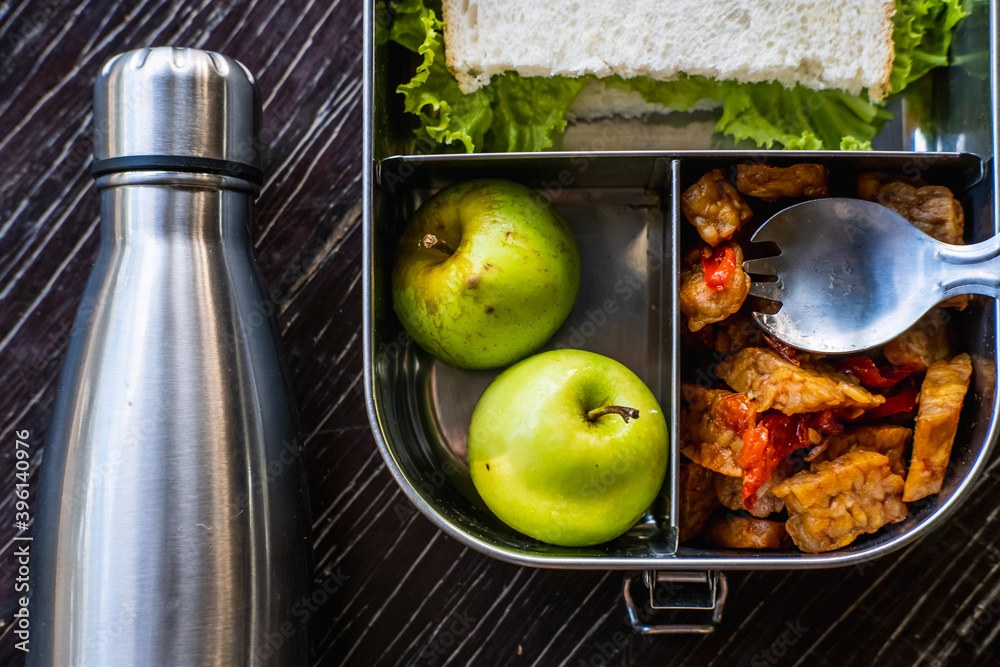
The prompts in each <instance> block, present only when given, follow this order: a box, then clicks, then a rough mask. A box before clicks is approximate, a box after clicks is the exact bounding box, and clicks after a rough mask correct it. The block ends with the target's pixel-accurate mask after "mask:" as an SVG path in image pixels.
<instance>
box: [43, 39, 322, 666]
mask: <svg viewBox="0 0 1000 667" xmlns="http://www.w3.org/2000/svg"><path fill="white" fill-rule="evenodd" d="M188 54H190V52H188ZM128 61H129V59H128V58H126V60H125V61H122V60H121V59H119V60H118V61H116V62H119V63H121V62H128ZM148 64H149V63H148V62H147V65H148ZM180 78H181V81H182V82H187V81H188V79H186V78H184V76H183V72H182V76H181V77H180ZM186 85H188V84H187V83H183V86H186ZM226 99H227V100H228V98H226ZM220 103H222V102H221V101H220ZM227 103H228V102H227ZM155 123H160V124H159V125H155V126H156V127H158V128H159V130H160V131H163V130H164V128H165V127H166V125H164V124H162V123H161V121H159V120H157V121H154V124H155ZM151 127H152V126H151ZM126 134H127V133H126ZM140 136H142V134H141V133H140ZM213 142H214V139H213V140H211V141H209V140H206V145H213V146H217V147H219V148H220V150H228V149H226V148H225V142H224V141H223V142H222V143H218V144H217V143H213ZM110 145H111V146H113V148H112V150H114V151H120V150H139V149H140V148H139V147H140V144H130V143H128V142H125V143H124V144H117V143H115V140H114V137H112V142H111V144H110ZM183 145H192V144H190V143H188V144H185V142H184V141H178V142H177V143H176V144H174V146H175V148H176V147H177V146H183ZM163 146H167V147H169V146H168V145H167V144H163ZM165 149H166V148H165ZM178 150H179V149H178ZM97 187H98V188H99V189H100V190H101V248H100V253H99V256H98V260H97V262H96V264H95V266H94V269H93V272H92V274H91V277H90V280H89V282H88V284H87V287H86V291H85V293H84V298H83V302H82V305H81V306H80V309H79V311H78V314H77V318H76V322H75V325H74V329H73V336H72V340H71V342H70V346H69V350H68V353H67V358H66V361H65V366H64V369H63V373H62V376H61V379H60V385H59V390H58V394H57V399H56V405H55V408H54V413H53V418H52V424H51V427H50V432H49V433H50V435H49V439H48V441H47V442H46V443H45V466H44V470H43V473H42V475H43V477H42V480H41V483H40V487H39V509H38V514H37V528H36V531H37V532H36V536H37V537H36V540H35V544H34V553H35V554H37V557H36V558H35V559H33V565H34V566H35V567H34V568H33V570H32V577H33V583H32V590H33V592H34V593H33V596H32V621H33V628H34V629H35V630H36V632H37V633H38V634H37V635H34V636H33V638H35V637H37V639H38V641H37V642H35V643H33V644H32V649H33V650H32V651H31V653H30V654H29V656H28V660H29V664H30V665H35V666H39V667H41V666H44V667H49V666H53V667H55V666H58V667H65V666H67V665H101V666H118V665H120V666H122V667H126V666H128V667H131V666H134V665H163V666H164V667H168V666H169V667H175V666H177V665H280V666H291V665H296V666H298V665H305V664H306V663H307V661H308V646H309V643H308V637H307V627H306V623H307V621H308V617H309V612H308V609H307V608H306V607H304V606H303V602H304V601H305V600H307V596H308V594H309V583H310V578H311V567H310V554H311V550H310V544H309V541H308V535H309V527H310V522H309V517H308V503H307V499H306V497H305V483H304V478H303V475H302V470H301V467H300V463H299V451H298V449H299V442H298V419H297V413H296V409H295V405H294V402H293V399H292V397H291V391H290V385H289V382H288V373H287V370H286V367H285V364H284V361H283V352H282V349H281V342H280V336H279V333H278V330H277V326H276V323H275V320H274V305H273V303H272V302H271V301H270V299H269V298H268V296H267V292H266V290H265V286H264V284H263V281H262V279H261V276H260V273H259V270H258V268H257V264H256V260H255V258H254V255H253V244H252V239H251V228H252V220H253V199H254V197H255V195H256V187H255V186H254V185H253V184H251V183H249V182H247V181H244V180H241V179H238V178H233V177H230V176H224V175H211V174H198V173H175V172H168V171H142V172H124V173H117V174H110V175H107V176H104V177H102V178H101V179H99V180H98V182H97Z"/></svg>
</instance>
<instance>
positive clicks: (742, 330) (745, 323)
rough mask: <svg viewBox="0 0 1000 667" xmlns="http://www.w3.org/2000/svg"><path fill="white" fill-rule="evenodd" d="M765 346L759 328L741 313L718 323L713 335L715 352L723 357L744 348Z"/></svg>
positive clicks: (762, 334)
mask: <svg viewBox="0 0 1000 667" xmlns="http://www.w3.org/2000/svg"><path fill="white" fill-rule="evenodd" d="M766 344H767V342H766V341H765V340H764V333H763V332H762V331H761V330H760V327H758V326H757V325H756V324H755V323H754V321H753V320H751V319H750V318H749V317H747V316H746V315H742V314H741V313H736V314H734V315H733V316H732V317H729V318H727V319H726V320H724V321H722V322H721V323H719V326H718V327H717V330H716V333H715V341H714V347H715V351H716V352H718V353H719V354H721V355H724V356H729V355H730V354H736V353H737V352H739V351H740V350H742V349H743V348H745V347H761V346H763V345H766Z"/></svg>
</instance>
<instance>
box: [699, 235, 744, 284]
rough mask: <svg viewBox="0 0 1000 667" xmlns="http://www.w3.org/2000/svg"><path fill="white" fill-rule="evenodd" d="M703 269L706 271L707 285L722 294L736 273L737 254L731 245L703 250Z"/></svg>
mask: <svg viewBox="0 0 1000 667" xmlns="http://www.w3.org/2000/svg"><path fill="white" fill-rule="evenodd" d="M701 267H702V268H703V269H705V284H706V285H708V286H709V287H711V288H712V289H714V290H715V291H716V292H721V291H722V290H724V289H726V286H727V285H728V284H729V279H730V278H732V277H733V274H734V273H736V252H735V251H734V250H733V249H732V247H730V246H729V245H719V246H716V247H715V248H714V249H713V248H709V247H708V246H705V247H704V248H702V249H701Z"/></svg>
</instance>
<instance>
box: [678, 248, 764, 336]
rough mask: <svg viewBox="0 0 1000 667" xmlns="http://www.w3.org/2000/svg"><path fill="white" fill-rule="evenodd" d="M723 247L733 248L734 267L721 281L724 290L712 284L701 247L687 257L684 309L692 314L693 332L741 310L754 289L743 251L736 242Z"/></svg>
mask: <svg viewBox="0 0 1000 667" xmlns="http://www.w3.org/2000/svg"><path fill="white" fill-rule="evenodd" d="M719 247H720V248H726V249H731V253H732V254H731V257H730V260H731V263H732V270H731V272H730V273H729V275H728V276H727V277H726V279H725V280H724V282H723V283H722V284H721V287H722V289H718V286H713V285H710V284H709V281H708V280H707V279H706V275H705V266H704V263H703V262H702V253H701V250H699V249H695V250H693V251H692V252H690V253H688V254H687V255H685V257H684V268H682V269H681V289H680V308H681V312H682V313H684V314H685V315H687V317H688V329H690V330H691V331H698V330H700V329H701V328H702V327H704V326H705V325H706V324H712V323H713V322H721V321H722V320H724V319H726V318H727V317H729V316H730V315H732V314H733V313H735V312H736V311H738V310H739V309H740V306H742V305H743V301H744V300H745V299H746V298H747V293H748V292H749V291H750V276H748V275H747V274H746V273H745V272H744V271H743V250H742V249H741V248H740V246H739V245H737V244H736V243H728V244H726V245H725V246H719ZM727 261H728V260H727Z"/></svg>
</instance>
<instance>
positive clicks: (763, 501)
mask: <svg viewBox="0 0 1000 667" xmlns="http://www.w3.org/2000/svg"><path fill="white" fill-rule="evenodd" d="M786 476H787V475H786V473H785V472H784V470H783V469H782V467H781V466H779V467H778V468H777V469H776V470H775V471H774V472H773V473H772V474H771V479H769V480H768V481H766V482H764V483H763V484H761V486H760V488H759V489H757V502H756V503H755V504H754V506H753V510H750V513H751V514H753V515H754V516H755V517H759V518H761V519H764V518H766V517H768V516H770V515H771V514H774V513H775V512H780V511H781V510H783V509H785V503H784V502H783V501H782V500H781V499H780V498H778V497H777V496H775V495H774V494H773V493H771V487H772V486H774V485H775V484H778V483H779V482H782V481H784V479H785V477H786ZM715 493H716V495H717V496H718V497H719V502H720V503H722V506H723V507H726V508H728V509H731V510H742V509H746V507H744V505H743V478H742V477H728V476H726V475H716V476H715Z"/></svg>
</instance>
